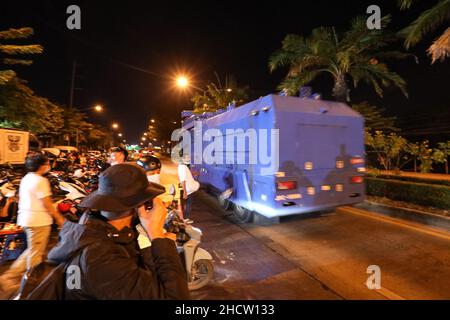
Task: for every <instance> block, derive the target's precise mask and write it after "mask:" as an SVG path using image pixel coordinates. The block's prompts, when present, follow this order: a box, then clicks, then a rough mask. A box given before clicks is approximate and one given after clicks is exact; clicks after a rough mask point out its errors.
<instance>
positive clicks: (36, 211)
mask: <svg viewBox="0 0 450 320" xmlns="http://www.w3.org/2000/svg"><path fill="white" fill-rule="evenodd" d="M25 167H26V169H27V171H28V173H27V174H26V175H25V177H23V178H22V180H21V181H20V188H19V215H18V218H17V224H18V225H19V226H21V227H23V228H24V229H25V233H26V235H27V249H26V250H25V251H24V252H23V253H22V254H21V255H20V257H19V258H18V259H17V260H16V261H15V262H14V263H13V264H12V265H11V267H10V269H9V270H8V271H7V272H6V273H5V274H4V275H3V276H2V279H1V280H5V281H6V282H7V283H6V285H8V286H13V285H17V283H14V282H15V281H17V279H18V278H20V277H22V275H23V274H24V273H25V272H26V271H27V270H29V269H31V268H33V267H35V266H37V265H38V264H40V263H41V262H42V260H43V257H44V254H45V249H46V247H47V244H48V240H49V238H50V231H51V226H52V224H53V219H55V221H56V223H57V224H58V226H59V227H62V225H63V223H64V217H63V216H62V215H61V214H60V213H59V212H58V211H57V210H56V208H55V207H54V205H53V202H52V199H51V195H52V192H51V188H50V183H49V181H48V180H47V179H46V178H44V177H43V176H42V175H44V174H45V173H47V172H48V171H49V170H50V162H49V160H48V158H47V157H46V156H45V155H43V154H41V153H37V154H31V155H29V156H28V157H27V159H26V160H25ZM5 281H0V285H3V286H5ZM11 281H13V283H11Z"/></svg>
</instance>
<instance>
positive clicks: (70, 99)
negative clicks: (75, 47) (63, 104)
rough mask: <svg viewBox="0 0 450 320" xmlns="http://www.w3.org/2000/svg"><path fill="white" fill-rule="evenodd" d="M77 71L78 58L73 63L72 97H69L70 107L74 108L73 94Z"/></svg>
mask: <svg viewBox="0 0 450 320" xmlns="http://www.w3.org/2000/svg"><path fill="white" fill-rule="evenodd" d="M76 73H77V60H74V61H73V64H72V78H71V81H70V97H69V108H70V109H72V108H73V96H74V91H75V74H76Z"/></svg>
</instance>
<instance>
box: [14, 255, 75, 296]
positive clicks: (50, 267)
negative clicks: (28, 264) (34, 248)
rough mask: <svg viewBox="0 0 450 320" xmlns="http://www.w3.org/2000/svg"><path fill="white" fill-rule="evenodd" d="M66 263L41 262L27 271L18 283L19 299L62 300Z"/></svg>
mask: <svg viewBox="0 0 450 320" xmlns="http://www.w3.org/2000/svg"><path fill="white" fill-rule="evenodd" d="M65 281H66V264H65V263H60V264H56V265H55V264H52V263H51V262H48V261H44V262H41V263H40V264H39V265H37V266H36V267H34V268H32V269H31V270H30V271H27V272H26V273H25V275H24V276H23V277H22V282H21V285H20V291H19V299H20V300H64V286H65Z"/></svg>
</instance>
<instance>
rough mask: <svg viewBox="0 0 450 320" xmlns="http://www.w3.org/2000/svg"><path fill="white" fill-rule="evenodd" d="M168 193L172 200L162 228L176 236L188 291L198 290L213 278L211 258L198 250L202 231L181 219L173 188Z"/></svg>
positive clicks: (204, 251)
mask: <svg viewBox="0 0 450 320" xmlns="http://www.w3.org/2000/svg"><path fill="white" fill-rule="evenodd" d="M169 193H170V195H172V196H173V198H172V203H171V204H170V206H169V214H168V216H167V219H166V223H165V226H164V228H165V229H166V231H167V232H170V233H174V234H175V235H176V243H177V250H178V252H179V253H180V255H181V257H182V258H183V261H184V267H185V270H186V274H187V279H188V288H189V290H198V289H200V288H203V287H204V286H206V285H207V284H208V283H209V282H210V281H211V279H212V278H213V275H214V265H213V263H212V260H213V257H212V256H211V254H210V253H209V252H208V251H206V250H205V249H203V248H200V243H201V240H202V235H203V234H202V231H201V230H200V229H199V228H196V227H193V226H192V225H191V224H187V223H185V222H184V221H183V219H181V217H180V213H179V211H178V210H177V207H178V202H177V201H176V200H175V193H176V190H175V186H173V185H172V186H171V187H170V191H169Z"/></svg>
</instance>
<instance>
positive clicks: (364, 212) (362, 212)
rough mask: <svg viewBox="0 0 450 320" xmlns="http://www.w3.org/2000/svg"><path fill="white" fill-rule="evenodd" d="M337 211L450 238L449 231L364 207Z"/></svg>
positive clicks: (337, 210)
mask: <svg viewBox="0 0 450 320" xmlns="http://www.w3.org/2000/svg"><path fill="white" fill-rule="evenodd" d="M336 212H341V213H350V214H355V215H360V216H364V217H368V218H371V219H375V220H379V221H383V222H388V223H391V224H394V225H397V226H401V227H404V228H408V229H412V230H415V231H419V232H422V233H426V234H428V235H432V236H435V237H439V238H442V239H445V240H450V234H449V233H448V232H445V231H439V230H435V229H431V228H428V227H426V226H422V225H419V224H416V223H412V222H409V221H404V220H400V219H395V218H390V217H386V216H382V215H378V214H376V213H373V212H371V211H368V210H363V209H358V208H353V207H348V206H344V207H339V208H337V209H336Z"/></svg>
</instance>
